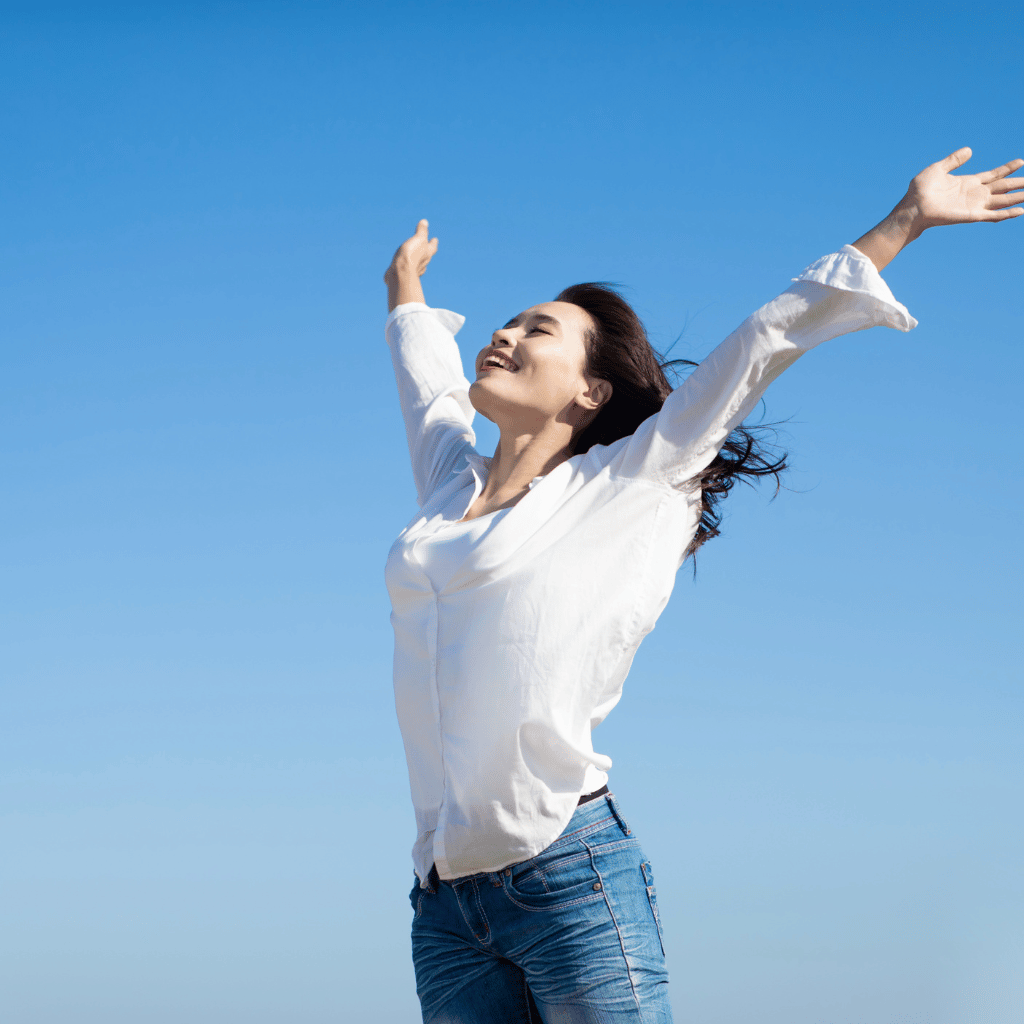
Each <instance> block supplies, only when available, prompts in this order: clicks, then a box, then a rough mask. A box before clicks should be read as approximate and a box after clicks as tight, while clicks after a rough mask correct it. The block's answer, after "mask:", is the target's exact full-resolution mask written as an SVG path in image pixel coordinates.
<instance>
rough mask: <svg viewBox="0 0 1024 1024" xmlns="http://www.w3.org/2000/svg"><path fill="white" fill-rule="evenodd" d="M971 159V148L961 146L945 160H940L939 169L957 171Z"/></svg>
mask: <svg viewBox="0 0 1024 1024" xmlns="http://www.w3.org/2000/svg"><path fill="white" fill-rule="evenodd" d="M970 159H971V147H970V146H961V148H960V149H958V150H957V151H956V152H955V153H950V154H949V156H947V157H946V159H945V160H940V161H939V167H941V168H942V169H943V170H944V171H955V170H956V169H957V168H958V167H963V165H964V164H965V163H967V161H968V160H970Z"/></svg>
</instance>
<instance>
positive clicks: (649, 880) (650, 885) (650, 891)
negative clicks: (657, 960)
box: [640, 860, 665, 956]
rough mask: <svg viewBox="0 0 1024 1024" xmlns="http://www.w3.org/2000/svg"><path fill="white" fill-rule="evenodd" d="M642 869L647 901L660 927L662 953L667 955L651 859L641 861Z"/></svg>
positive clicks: (659, 936)
mask: <svg viewBox="0 0 1024 1024" xmlns="http://www.w3.org/2000/svg"><path fill="white" fill-rule="evenodd" d="M640 870H641V871H642V872H643V875H644V885H645V887H646V888H647V902H648V903H650V905H651V913H652V914H654V924H655V926H656V927H657V929H658V942H659V943H660V944H661V955H662V956H664V955H665V936H664V935H662V933H661V914H659V913H658V894H657V892H655V889H654V872H653V871H652V870H651V862H650V861H649V860H645V861H642V862H641V863H640Z"/></svg>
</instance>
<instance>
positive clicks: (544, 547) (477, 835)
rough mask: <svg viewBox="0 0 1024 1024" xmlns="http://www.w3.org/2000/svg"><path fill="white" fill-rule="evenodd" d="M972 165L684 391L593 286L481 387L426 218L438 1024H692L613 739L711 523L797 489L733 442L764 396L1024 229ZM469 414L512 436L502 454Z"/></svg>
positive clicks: (413, 542) (412, 625) (406, 559)
mask: <svg viewBox="0 0 1024 1024" xmlns="http://www.w3.org/2000/svg"><path fill="white" fill-rule="evenodd" d="M970 155H971V151H970V150H969V149H966V148H965V149H961V150H958V151H957V152H956V153H953V154H952V155H951V156H949V157H947V158H946V159H945V160H942V161H940V162H939V163H936V164H933V165H932V166H930V167H928V168H926V169H925V170H924V171H922V172H921V173H920V174H919V175H917V177H915V178H914V179H913V181H912V182H911V184H910V188H909V190H908V192H907V194H906V196H905V197H904V198H903V200H901V202H900V203H899V204H898V205H897V206H896V208H895V209H894V210H893V211H892V213H890V214H889V216H888V217H886V218H885V220H883V221H882V222H881V223H880V224H879V225H878V226H877V227H875V228H873V229H872V230H871V231H869V232H868V233H867V234H866V235H864V236H863V237H862V238H860V239H858V240H857V241H856V242H855V243H854V244H853V245H852V246H850V245H846V246H844V247H843V248H842V249H841V250H840V251H839V252H837V253H833V254H832V255H830V256H826V257H824V258H823V259H821V260H818V262H816V263H814V264H812V265H811V266H810V267H808V268H807V270H805V271H804V272H803V273H802V274H801V275H800V276H799V277H798V278H796V279H795V283H794V285H793V286H792V287H791V288H789V289H787V290H786V291H785V292H783V293H782V295H780V296H779V297H778V298H776V299H774V300H773V301H772V302H770V303H768V305H766V306H764V307H763V308H762V309H760V310H758V311H757V312H756V313H755V314H754V315H753V316H751V317H750V318H749V319H748V320H746V321H745V322H744V323H743V324H742V325H741V326H740V327H739V328H738V329H737V330H736V331H735V332H734V333H733V334H732V335H730V336H729V337H728V338H727V339H726V340H725V341H724V342H722V344H721V345H719V346H718V348H716V349H715V350H714V351H713V352H712V353H711V354H710V355H709V356H708V357H707V359H705V360H704V361H703V362H702V363H701V364H700V365H699V366H698V367H697V368H696V369H695V370H694V371H693V373H692V374H691V375H690V376H689V377H688V378H687V380H686V381H685V383H684V384H683V385H682V386H681V387H679V388H677V389H675V390H674V391H671V393H669V391H670V389H669V386H668V384H667V382H666V381H665V378H664V375H663V373H662V372H661V370H660V368H659V367H658V364H657V360H656V357H655V355H654V353H653V352H652V350H651V348H650V345H649V344H648V343H647V340H646V336H645V335H644V332H643V327H642V325H641V324H640V321H639V320H638V319H637V318H636V316H635V314H634V313H633V311H632V310H631V309H630V308H629V306H628V305H626V303H625V302H624V301H623V300H622V299H621V298H619V297H618V296H617V295H615V293H614V292H611V291H610V290H609V289H606V288H603V287H601V286H594V285H577V286H574V287H573V288H569V289H566V290H565V291H564V292H562V293H561V294H560V295H559V296H558V298H556V299H555V300H554V301H553V302H542V303H540V304H539V305H536V306H532V307H530V308H529V309H527V310H524V311H523V312H522V313H520V314H519V315H518V316H516V317H514V318H513V319H512V320H510V321H509V322H508V323H507V324H506V325H505V326H504V327H502V328H501V329H500V330H497V331H495V332H494V334H493V335H492V337H491V341H490V343H489V344H488V345H487V346H485V347H484V348H483V349H482V350H481V351H480V353H479V354H478V355H477V358H476V364H475V372H474V377H475V379H474V380H473V382H472V383H470V382H469V381H468V380H466V378H465V377H464V376H463V370H462V364H461V362H460V358H459V351H458V348H457V346H456V344H455V340H454V334H455V332H456V331H458V330H459V328H460V327H461V326H462V322H463V318H462V317H460V316H459V315H457V314H455V313H452V312H449V311H447V310H442V309H430V308H429V307H428V306H426V305H425V303H424V297H423V291H422V288H421V286H420V276H421V275H422V274H423V272H424V270H425V269H426V267H427V264H428V263H429V262H430V259H431V257H432V256H433V255H434V253H435V252H436V251H437V239H436V238H435V239H433V240H429V239H428V234H427V222H426V221H420V223H419V225H418V227H417V229H416V234H415V235H413V237H412V238H410V239H408V241H406V242H405V243H403V245H402V246H401V247H400V248H399V249H398V251H397V253H396V254H395V257H394V259H393V261H392V263H391V266H390V267H389V268H388V270H387V272H386V274H385V281H386V283H387V285H388V306H389V309H390V316H389V317H388V321H387V328H386V334H387V339H388V343H389V345H390V346H391V351H392V356H393V360H394V366H395V374H396V377H397V381H398V390H399V395H400V399H401V405H402V412H403V415H404V417H405V423H406V430H407V434H408V441H409V450H410V453H411V456H412V466H413V475H414V477H415V480H416V488H417V492H418V495H419V501H420V505H421V509H420V511H419V513H418V514H417V515H416V517H415V518H414V519H413V520H412V522H411V523H410V524H409V525H408V526H407V527H406V529H405V530H403V532H402V534H401V536H400V537H399V538H398V540H397V541H396V543H395V545H394V546H393V548H392V549H391V553H390V555H389V558H388V564H387V581H388V589H389V591H390V594H391V599H392V605H393V609H394V612H393V615H392V622H393V625H394V629H395V698H396V706H397V710H398V717H399V722H400V725H401V729H402V736H403V739H404V742H405V750H406V756H407V758H408V762H409V775H410V781H411V786H412V798H413V804H414V805H415V809H416V822H417V829H418V838H417V840H416V844H415V846H414V848H413V861H414V864H415V868H416V876H417V878H416V884H415V885H414V887H413V891H412V893H411V900H412V904H413V907H414V910H415V917H414V920H413V928H412V937H413V959H414V963H415V967H416V982H417V992H418V994H419V997H420V1002H421V1008H422V1012H423V1020H424V1021H425V1022H427V1024H438V1022H441V1021H444V1022H465V1024H485V1022H495V1024H509V1022H514V1021H544V1022H545V1024H553V1022H558V1024H562V1022H570V1021H571V1022H573V1024H582V1022H598V1021H601V1022H606V1021H645V1022H649V1021H669V1020H671V1011H670V1008H669V1000H668V995H667V981H668V978H667V973H666V970H665V957H664V950H663V947H662V942H661V933H660V922H659V920H658V907H657V901H656V896H655V890H654V882H653V875H652V871H651V865H650V862H649V861H648V860H647V859H646V858H645V856H644V854H643V852H642V851H641V848H640V846H639V843H638V842H637V839H636V837H635V836H634V835H633V832H632V830H631V829H630V827H629V825H628V824H627V822H626V819H625V818H624V817H623V815H622V812H621V810H620V808H619V806H618V804H617V803H616V801H615V799H614V797H613V795H612V794H611V793H610V792H608V788H607V781H608V775H607V770H608V768H610V766H611V761H610V760H609V758H608V757H606V756H605V755H603V754H600V753H597V752H595V750H594V748H593V745H592V743H591V730H592V729H593V727H594V726H596V725H597V724H598V723H600V722H601V721H602V720H603V719H604V717H605V716H606V715H607V714H608V712H609V711H610V710H611V709H612V708H613V707H614V706H615V704H616V703H617V701H618V699H619V696H620V694H621V689H622V683H623V680H624V679H625V677H626V673H627V671H628V669H629V665H630V662H631V661H632V658H633V655H634V653H635V651H636V649H637V647H638V646H639V644H640V641H641V640H642V639H643V637H644V636H645V635H646V634H647V633H648V632H649V631H650V630H651V629H652V628H653V626H654V623H655V620H656V619H657V617H658V615H659V614H660V612H661V610H662V609H663V608H664V607H665V604H666V602H667V600H668V597H669V594H670V593H671V590H672V585H673V582H674V578H675V574H676V571H677V570H678V569H679V567H680V565H681V564H682V562H683V561H684V560H685V558H686V557H687V555H689V554H692V553H693V551H694V550H695V549H696V547H697V545H699V544H700V543H701V542H702V541H703V540H705V539H707V538H708V537H709V536H713V535H714V534H715V533H716V532H717V522H718V518H717V514H716V512H715V503H716V501H717V500H718V499H719V498H721V497H722V496H723V495H724V493H725V492H726V491H727V490H728V488H729V486H731V484H732V482H733V480H734V479H736V478H737V477H738V476H739V475H743V474H747V475H755V476H756V475H764V474H769V473H777V472H778V470H779V469H780V468H781V465H782V463H781V461H774V462H773V461H772V460H770V459H769V458H768V457H767V456H765V455H764V454H763V453H761V452H760V451H759V450H758V449H757V446H756V441H755V439H754V438H753V436H752V435H750V434H749V433H744V432H742V430H740V432H739V433H737V430H738V428H740V424H741V423H742V421H743V418H744V417H745V416H746V415H747V414H748V413H749V412H750V411H751V409H752V408H753V407H754V405H755V403H756V402H757V401H758V399H759V398H760V396H761V394H762V393H763V391H764V389H765V388H766V387H767V385H768V384H769V383H770V382H771V381H772V380H773V379H774V378H775V377H776V376H778V374H779V373H780V372H781V371H782V370H784V369H785V368H786V367H787V366H789V365H790V364H791V363H793V362H794V361H795V360H796V359H797V358H798V357H799V356H800V355H802V354H803V353H804V352H806V351H807V350H808V349H810V348H813V347H814V346H815V345H818V344H820V343H821V342H823V341H826V340H828V339H830V338H833V337H836V336H838V335H840V334H845V333H849V332H851V331H857V330H862V329H864V328H867V327H872V326H876V325H885V326H889V327H895V328H897V329H899V330H903V331H908V330H910V329H911V328H912V327H914V326H915V324H916V321H914V319H913V318H912V317H911V316H910V314H909V313H908V312H907V310H906V309H905V308H904V307H903V306H901V305H900V304H899V303H898V302H897V301H896V300H895V299H894V298H893V296H892V293H891V292H890V291H889V289H888V287H886V285H885V283H884V282H883V281H882V279H881V277H880V276H879V271H880V270H882V268H883V267H885V266H886V264H888V263H889V261H890V260H891V259H892V258H893V257H894V256H895V255H896V254H897V253H898V252H899V251H900V249H902V248H903V247H904V246H905V245H906V244H907V243H908V242H910V241H912V240H913V239H915V238H916V237H917V236H918V235H920V234H921V232H922V231H923V230H924V229H925V228H929V227H933V226H936V225H941V224H956V223H966V222H970V221H998V220H1005V219H1008V218H1010V217H1013V216H1016V215H1019V214H1021V213H1024V210H1022V209H1019V208H1017V209H1014V207H1015V206H1017V205H1018V204H1020V203H1022V202H1024V195H1020V194H1011V193H1013V191H1014V190H1016V189H1020V188H1022V187H1024V178H1011V177H1009V175H1010V174H1011V173H1012V172H1013V171H1015V170H1017V169H1018V168H1019V167H1021V166H1022V165H1024V160H1014V161H1011V162H1010V163H1008V164H1005V165H1003V166H1002V167H1000V168H997V169H996V170H992V171H988V172H985V173H983V174H979V175H963V176H954V175H953V174H952V173H951V172H952V171H953V170H955V169H956V168H957V167H959V166H960V165H961V164H962V163H963V162H964V161H965V160H967V159H968V158H969V157H970ZM474 410H475V411H476V412H479V413H481V414H482V415H483V416H485V417H487V418H488V419H490V420H492V421H493V422H494V423H495V424H496V425H497V426H498V427H499V428H500V432H501V436H500V440H499V443H498V447H497V450H496V451H495V453H494V456H493V458H491V459H487V458H484V457H482V456H480V455H479V454H477V453H476V451H475V450H474V448H473V442H474V435H473V431H472V429H471V426H470V424H471V421H472V418H473V414H474Z"/></svg>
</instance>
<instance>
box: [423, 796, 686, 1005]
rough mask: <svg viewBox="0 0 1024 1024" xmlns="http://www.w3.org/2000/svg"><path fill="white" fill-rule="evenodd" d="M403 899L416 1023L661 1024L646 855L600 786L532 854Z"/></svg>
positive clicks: (664, 998)
mask: <svg viewBox="0 0 1024 1024" xmlns="http://www.w3.org/2000/svg"><path fill="white" fill-rule="evenodd" d="M428 886H429V887H428V888H426V889H421V888H420V886H419V881H418V880H417V882H416V885H415V886H414V887H413V890H412V892H411V893H410V894H409V898H410V900H411V901H412V905H413V909H414V910H415V912H416V916H415V917H414V918H413V922H412V957H413V964H414V965H415V967H416V992H417V994H418V995H419V997H420V1007H421V1009H422V1012H423V1020H424V1024H541V1022H543V1024H613V1022H614V1024H620V1022H625V1021H634V1022H643V1024H655V1022H657V1024H671V1020H672V1010H671V1008H670V1006H669V1001H668V971H667V970H666V969H665V950H664V947H663V946H662V939H661V924H660V921H659V919H658V903H657V900H656V898H655V893H654V879H653V875H652V873H651V864H650V861H648V860H647V858H646V857H645V856H644V854H643V851H642V850H641V849H640V843H639V841H638V840H637V838H636V837H635V836H634V835H633V833H632V831H631V830H630V827H629V825H627V824H626V821H625V819H624V818H623V817H622V815H621V813H620V812H619V808H618V805H617V804H616V803H615V799H614V797H613V796H612V795H611V794H610V793H609V794H608V795H607V796H604V797H599V798H597V799H595V800H591V801H589V802H587V803H585V804H582V805H581V806H580V807H578V808H577V809H576V812H575V813H574V814H573V816H572V818H571V819H570V820H569V824H568V825H567V826H566V828H565V831H564V832H563V833H562V834H561V835H560V836H559V837H558V839H556V840H555V841H554V842H553V843H552V844H551V845H550V846H549V847H548V848H547V849H546V850H544V851H543V852H542V853H539V854H538V855H537V856H536V857H534V858H532V859H531V860H526V861H523V862H521V863H519V864H513V865H511V867H508V868H505V869H504V870H502V871H488V872H481V873H479V874H475V875H465V876H464V877H462V878H454V879H451V880H450V881H441V880H439V879H438V877H437V872H436V871H431V873H430V877H429V879H428Z"/></svg>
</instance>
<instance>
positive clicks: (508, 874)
mask: <svg viewBox="0 0 1024 1024" xmlns="http://www.w3.org/2000/svg"><path fill="white" fill-rule="evenodd" d="M505 877H506V878H511V877H512V869H511V868H505Z"/></svg>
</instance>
